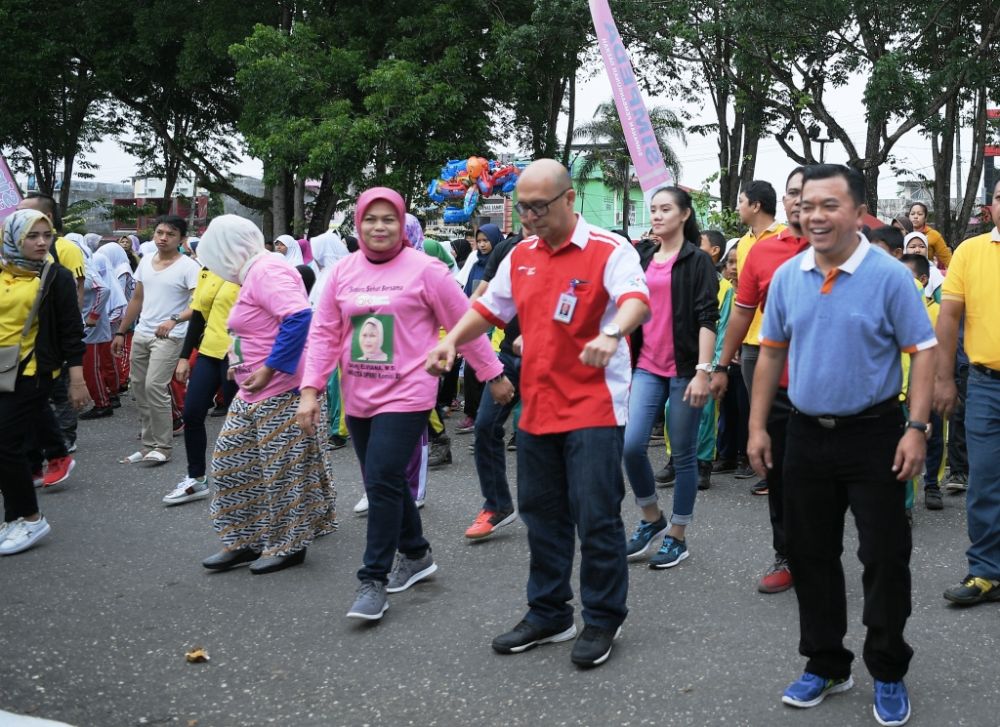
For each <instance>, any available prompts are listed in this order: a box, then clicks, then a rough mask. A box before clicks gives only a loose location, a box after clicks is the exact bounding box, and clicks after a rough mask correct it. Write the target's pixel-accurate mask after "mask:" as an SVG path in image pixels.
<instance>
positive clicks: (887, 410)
mask: <svg viewBox="0 0 1000 727" xmlns="http://www.w3.org/2000/svg"><path fill="white" fill-rule="evenodd" d="M899 406H900V404H899V400H898V399H897V398H896V397H893V398H892V399H886V400H885V401H882V402H879V403H878V404H875V405H873V406H870V407H868V408H867V409H864V410H863V411H859V412H858V413H857V414H848V415H846V416H834V415H832V414H824V415H822V416H813V415H812V414H805V413H804V412H801V411H799V410H798V409H792V412H793V413H795V414H797V415H798V416H800V417H804V418H805V419H808V420H809V421H812V422H816V423H817V424H819V425H820V426H821V427H823V428H824V429H836V428H837V427H843V426H846V425H848V424H853V423H856V422H859V421H865V420H867V419H878V418H879V417H883V416H885V415H886V414H893V413H895V412H898V411H899Z"/></svg>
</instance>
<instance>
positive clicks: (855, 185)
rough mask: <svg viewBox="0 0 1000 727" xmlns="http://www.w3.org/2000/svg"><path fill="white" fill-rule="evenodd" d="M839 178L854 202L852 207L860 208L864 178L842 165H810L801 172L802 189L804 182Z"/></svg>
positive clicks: (855, 170)
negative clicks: (845, 183)
mask: <svg viewBox="0 0 1000 727" xmlns="http://www.w3.org/2000/svg"><path fill="white" fill-rule="evenodd" d="M836 177H841V178H843V180H844V181H845V182H847V191H848V193H850V195H851V199H852V200H854V206H855V207H860V206H861V205H863V204H864V203H865V178H864V177H862V176H861V172H859V171H858V170H857V169H854V168H852V167H848V166H845V165H844V164H812V165H810V166H808V167H806V168H805V171H803V172H802V187H803V188H805V186H806V182H809V181H818V180H820V179H834V178H836Z"/></svg>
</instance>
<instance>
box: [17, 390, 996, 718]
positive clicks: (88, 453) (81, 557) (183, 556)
mask: <svg viewBox="0 0 1000 727" xmlns="http://www.w3.org/2000/svg"><path fill="white" fill-rule="evenodd" d="M136 422H137V418H136V415H135V410H134V404H133V403H132V402H126V405H125V407H124V408H123V409H121V410H119V411H118V412H117V413H116V415H115V417H114V418H113V419H105V420H99V421H97V422H83V423H81V429H80V432H81V433H80V451H79V452H78V455H77V457H78V459H77V461H78V466H77V468H76V470H75V471H74V473H73V476H72V479H71V480H70V481H69V482H67V483H66V484H65V485H63V486H59V487H56V488H52V489H51V490H46V491H43V492H41V493H40V497H41V502H42V510H43V512H44V513H45V514H46V516H47V517H48V518H49V520H50V522H51V524H52V534H51V535H50V536H49V537H48V538H47V539H46V541H45V542H44V543H43V544H41V545H40V546H39V547H37V548H36V549H34V550H32V551H30V552H27V553H24V554H22V555H18V556H15V557H9V558H5V559H3V560H0V603H2V614H3V617H2V628H0V645H2V646H0V709H6V710H9V711H11V712H16V713H21V714H31V715H35V716H39V717H47V718H50V719H57V720H62V721H64V722H68V723H70V724H72V725H76V726H77V727H117V726H118V725H161V724H162V725H182V726H184V727H208V726H213V727H214V726H216V725H219V726H229V725H234V726H235V725H239V726H243V725H270V724H276V725H296V726H297V725H421V726H424V725H428V726H429V725H460V724H477V725H541V724H545V725H645V724H650V725H652V724H657V725H754V726H756V725H768V726H770V725H793V726H796V727H812V726H813V725H817V724H825V725H874V724H876V723H875V721H874V718H873V717H872V713H871V689H872V681H871V677H870V676H869V675H868V674H867V672H866V671H865V669H864V665H863V663H862V662H861V659H860V653H861V644H862V640H863V637H864V631H863V627H862V625H861V615H860V613H861V593H860V591H861V579H860V567H859V565H858V563H857V560H856V558H855V557H854V555H853V553H854V551H855V549H856V541H855V535H854V531H853V526H850V527H849V528H848V530H849V536H848V542H847V543H846V547H845V552H846V557H845V559H844V560H845V569H846V573H847V578H848V593H849V599H850V629H849V633H848V636H847V643H848V646H849V648H851V649H852V650H853V651H854V652H855V653H856V654H858V655H859V657H858V659H857V660H856V662H855V665H856V668H855V671H854V676H855V680H856V682H857V686H856V687H855V688H854V689H853V690H852V691H851V692H849V693H847V694H845V695H839V696H836V697H831V698H830V699H828V700H827V701H826V702H824V703H823V704H822V705H821V706H820V707H818V708H816V709H813V710H802V711H800V710H794V709H791V708H788V707H784V706H783V705H782V704H781V703H780V696H781V692H782V690H783V689H784V687H785V686H786V685H787V683H788V682H789V681H790V680H792V679H793V678H795V677H796V676H798V674H799V673H800V672H801V670H802V668H803V665H804V662H803V660H802V659H801V657H799V656H798V654H797V651H796V648H797V641H798V616H797V610H796V604H795V597H794V595H793V594H792V593H791V592H788V593H784V594H779V595H773V596H765V595H761V594H759V593H757V591H756V589H755V584H756V579H757V578H758V576H759V575H760V573H761V572H762V569H763V568H764V567H765V566H766V565H767V564H768V562H769V560H770V552H769V544H770V534H769V527H768V522H767V505H766V502H765V498H759V497H752V496H750V495H749V494H748V489H749V487H748V483H747V482H745V481H737V480H734V479H731V478H730V477H717V478H716V479H715V483H714V486H713V487H712V489H711V490H709V491H707V492H701V493H699V495H698V503H697V506H696V521H695V524H694V525H693V526H692V527H691V528H690V529H689V531H688V543H689V547H690V549H691V553H692V555H691V557H690V558H689V559H688V560H686V561H684V563H682V564H681V565H680V566H678V567H676V568H673V569H670V570H667V571H651V570H649V569H648V568H647V567H646V566H645V565H644V564H634V565H632V566H631V570H630V577H631V588H630V593H629V606H630V609H631V613H630V615H629V618H628V620H627V621H626V623H625V627H624V630H623V635H622V638H621V639H620V640H619V641H618V642H616V647H615V651H614V653H613V655H612V657H611V660H610V661H609V662H608V663H607V664H606V665H604V666H603V667H601V668H599V669H595V670H592V671H580V670H578V669H577V668H575V667H574V666H573V665H572V664H571V663H570V660H569V654H570V649H571V644H568V643H567V644H557V645H549V646H545V647H541V648H538V649H535V650H534V651H531V652H528V653H525V654H522V655H517V656H499V655H497V654H494V653H493V652H492V650H491V649H490V647H489V642H490V640H491V639H492V637H493V636H495V635H496V634H498V633H500V632H502V631H506V630H507V629H508V628H509V627H511V626H513V625H514V624H515V623H516V622H517V621H518V620H519V619H520V618H521V616H522V615H523V612H524V610H525V596H524V583H525V579H526V575H527V565H528V552H527V547H526V543H525V531H524V527H523V525H522V524H520V523H517V524H516V525H513V526H511V527H509V528H507V529H506V530H504V531H503V532H502V533H501V534H500V535H498V536H497V537H496V538H495V539H493V540H491V541H487V542H483V543H478V544H470V543H467V542H466V541H465V539H464V538H463V536H462V533H463V531H464V529H465V527H466V526H467V525H468V524H469V523H470V522H471V520H472V518H473V516H474V515H475V514H476V511H477V509H478V507H479V504H480V500H479V495H478V487H477V484H476V480H475V473H474V469H473V466H472V455H471V453H470V452H469V450H468V445H469V444H470V443H471V435H467V436H454V437H453V439H454V453H455V464H453V465H452V466H450V467H447V468H445V469H444V470H440V471H436V472H433V474H432V477H431V482H430V484H429V487H428V492H429V497H428V502H427V506H426V507H425V508H424V510H423V511H422V512H423V518H424V527H425V529H426V532H427V535H428V537H429V539H430V540H431V543H432V545H433V547H434V555H435V559H436V560H437V562H438V564H439V566H440V570H439V571H438V573H437V575H436V577H435V578H434V579H433V580H431V581H428V582H425V583H421V584H419V585H418V586H415V587H414V588H411V589H410V590H409V591H407V592H405V593H402V594H398V595H394V596H391V597H390V599H391V600H390V603H391V607H390V609H389V611H388V613H387V614H386V617H385V618H384V619H383V621H382V622H381V623H379V624H377V625H375V626H366V625H358V622H356V621H353V620H348V619H346V618H344V613H345V612H346V610H347V608H348V607H349V605H350V604H351V601H352V597H353V593H354V589H355V586H356V581H355V577H354V573H355V571H356V570H357V568H358V566H359V564H360V557H361V553H362V550H363V543H364V532H365V520H364V519H363V518H358V517H356V516H354V515H353V514H352V512H351V509H352V506H353V505H354V503H355V501H356V500H357V498H358V497H359V496H360V494H361V485H360V483H359V471H358V467H357V464H356V461H355V460H354V455H353V452H352V451H351V450H350V449H349V448H347V449H343V450H340V451H338V452H337V453H336V455H335V457H336V461H335V469H336V472H337V489H338V493H339V495H338V506H339V509H340V511H341V517H340V523H341V525H340V530H339V532H337V533H335V534H333V535H331V536H328V537H326V538H323V539H321V540H320V541H318V542H316V543H315V544H314V546H313V547H312V548H310V551H309V555H308V558H307V560H306V563H305V564H304V565H303V566H299V567H296V568H292V569H289V570H287V571H284V572H280V573H276V574H271V575H266V576H252V575H251V574H250V573H249V572H248V571H247V570H246V569H245V568H244V569H239V570H236V571H233V572H229V573H223V574H213V573H209V572H207V571H205V570H204V569H203V568H202V567H201V565H200V560H201V559H202V558H203V557H205V556H206V555H209V554H211V553H213V552H214V551H215V550H216V549H217V546H218V541H217V540H216V538H215V536H214V534H213V531H212V527H211V524H210V522H209V519H208V515H207V512H208V502H207V500H203V501H200V502H196V503H190V504H187V505H183V506H179V507H174V508H166V507H164V506H163V505H162V504H161V502H160V498H161V497H162V496H163V495H164V494H165V493H166V492H167V491H169V490H170V489H171V487H172V486H173V484H174V483H175V482H176V481H178V480H179V479H180V478H181V477H182V475H183V470H184V463H183V450H182V448H180V445H181V442H180V440H179V439H178V440H176V443H177V445H178V448H179V449H178V451H177V453H176V454H177V456H176V457H175V458H174V460H173V461H172V462H170V463H168V464H167V465H164V466H162V467H159V468H155V469H145V468H143V466H142V465H139V466H131V467H130V466H126V465H119V464H116V460H117V458H118V457H120V456H122V455H124V454H128V453H129V452H131V451H133V449H134V448H135V444H136V442H135V433H136V426H137V424H136ZM210 422H211V428H212V431H213V432H214V431H215V430H216V429H217V427H218V426H219V425H220V423H221V420H219V419H212V420H210ZM650 451H651V453H652V454H653V456H654V464H662V460H663V458H664V455H663V452H662V448H661V447H658V448H654V449H651V450H650ZM509 461H510V464H511V467H512V468H513V461H514V460H513V455H511V457H510V460H509ZM0 476H2V473H0ZM661 492H662V493H664V494H665V495H666V497H667V506H669V494H670V491H669V490H665V491H661ZM625 511H626V516H627V527H631V525H632V521H633V519H634V518H635V517H636V511H635V509H634V507H633V506H632V505H631V503H630V502H627V504H626V506H625ZM916 517H917V525H916V529H915V532H914V541H915V545H914V552H913V561H912V562H913V601H914V608H913V616H912V618H911V619H910V621H909V625H908V630H907V636H908V639H909V641H910V643H911V644H912V646H913V647H914V649H915V651H916V655H915V657H914V660H913V662H912V666H911V670H910V674H909V676H908V677H907V684H908V686H909V689H910V694H911V698H912V703H913V718H912V720H911V722H910V724H912V725H934V726H938V725H949V726H950V725H968V726H975V727H987V726H989V727H996V725H1000V697H998V691H1000V690H998V685H1000V656H998V654H1000V609H998V608H997V607H996V606H995V605H992V604H990V605H982V606H979V607H975V608H971V609H965V610H961V609H955V608H952V607H949V606H947V605H946V602H945V601H944V600H943V599H942V598H941V592H942V591H943V589H944V588H946V587H947V586H949V585H951V584H952V583H954V582H955V581H956V580H957V579H959V578H961V577H962V576H963V575H964V574H965V559H964V554H963V553H964V547H965V541H966V536H965V514H964V498H963V497H962V496H958V497H953V496H950V497H947V498H946V509H945V510H944V511H943V512H927V511H925V510H923V509H918V510H917V513H916ZM577 622H578V625H579V624H580V620H579V618H578V620H577ZM194 646H201V647H204V648H205V649H206V650H207V652H208V654H209V656H210V661H209V662H207V663H204V664H189V663H187V662H186V661H185V658H184V654H185V652H186V651H188V650H189V649H191V648H192V647H194ZM2 722H3V718H2V717H0V723H2Z"/></svg>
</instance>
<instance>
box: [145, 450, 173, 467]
mask: <svg viewBox="0 0 1000 727" xmlns="http://www.w3.org/2000/svg"><path fill="white" fill-rule="evenodd" d="M169 460H170V457H168V456H167V455H165V454H164V453H163V452H160V451H158V450H155V449H153V450H150V451H149V454H147V455H146V456H145V457H143V458H142V461H143V462H148V463H150V464H163V463H164V462H167V461H169Z"/></svg>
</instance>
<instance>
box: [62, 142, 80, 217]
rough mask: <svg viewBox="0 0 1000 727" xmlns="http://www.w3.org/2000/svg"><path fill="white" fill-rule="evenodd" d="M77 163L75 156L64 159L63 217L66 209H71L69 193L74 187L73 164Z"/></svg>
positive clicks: (67, 156) (68, 155)
mask: <svg viewBox="0 0 1000 727" xmlns="http://www.w3.org/2000/svg"><path fill="white" fill-rule="evenodd" d="M75 162H76V155H75V154H72V155H70V154H67V155H66V158H65V159H63V181H62V186H61V187H60V188H59V214H61V215H64V214H66V208H67V207H69V193H70V189H71V188H72V186H73V164H74V163H75Z"/></svg>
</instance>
